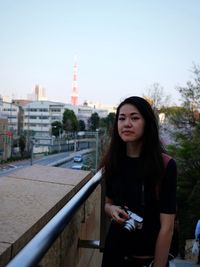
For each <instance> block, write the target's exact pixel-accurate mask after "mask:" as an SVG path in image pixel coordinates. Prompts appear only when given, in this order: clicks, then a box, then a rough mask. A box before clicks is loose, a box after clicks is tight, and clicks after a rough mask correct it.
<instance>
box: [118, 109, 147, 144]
mask: <svg viewBox="0 0 200 267" xmlns="http://www.w3.org/2000/svg"><path fill="white" fill-rule="evenodd" d="M117 127H118V133H119V136H120V137H121V139H122V140H123V141H124V142H140V141H141V139H142V137H143V134H144V127H145V121H144V118H143V116H142V115H141V113H140V112H139V110H138V109H137V108H136V107H135V106H133V105H131V104H124V105H123V106H122V107H121V108H120V110H119V116H118V122H117Z"/></svg>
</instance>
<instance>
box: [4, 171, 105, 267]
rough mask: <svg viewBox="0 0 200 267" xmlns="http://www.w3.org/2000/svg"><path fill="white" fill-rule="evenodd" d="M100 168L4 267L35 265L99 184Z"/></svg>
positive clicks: (29, 266) (31, 266)
mask: <svg viewBox="0 0 200 267" xmlns="http://www.w3.org/2000/svg"><path fill="white" fill-rule="evenodd" d="M101 178H102V170H100V171H98V172H97V173H96V174H95V175H94V176H93V177H92V178H91V179H90V180H89V181H88V182H87V183H86V184H85V185H84V186H83V187H82V188H81V189H80V190H79V191H78V192H77V193H76V194H75V196H74V197H72V198H71V199H70V201H69V202H68V203H67V204H66V205H65V206H64V207H63V208H62V209H61V210H60V211H59V212H58V213H57V214H56V215H55V216H54V217H53V218H52V219H51V220H50V221H49V222H48V223H47V224H46V225H45V226H44V227H43V228H42V229H41V230H40V231H39V232H38V233H37V234H36V235H35V236H34V237H33V239H31V240H30V241H29V242H28V243H27V244H26V246H25V247H24V248H23V249H22V250H21V251H20V252H19V253H18V254H17V255H16V256H15V257H14V258H13V259H12V260H11V261H10V262H9V263H8V264H7V265H6V267H19V266H20V267H35V266H36V265H37V264H38V263H39V261H40V260H41V259H42V257H43V256H44V254H45V253H46V252H47V250H48V249H49V248H50V247H51V245H52V244H53V242H54V241H55V240H56V238H57V237H58V236H59V235H60V233H61V232H62V231H63V230H64V228H65V227H66V226H67V224H68V223H69V222H70V220H71V218H72V216H73V215H74V214H75V212H76V211H77V210H78V208H79V207H80V206H81V205H82V204H83V203H84V202H85V200H86V199H87V198H88V197H89V195H90V194H91V193H92V192H93V191H94V189H95V188H96V187H97V186H98V185H99V184H100V182H101Z"/></svg>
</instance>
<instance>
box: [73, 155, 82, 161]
mask: <svg viewBox="0 0 200 267" xmlns="http://www.w3.org/2000/svg"><path fill="white" fill-rule="evenodd" d="M82 161H83V157H82V155H76V156H74V162H82Z"/></svg>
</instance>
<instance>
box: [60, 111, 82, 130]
mask: <svg viewBox="0 0 200 267" xmlns="http://www.w3.org/2000/svg"><path fill="white" fill-rule="evenodd" d="M62 122H63V129H64V130H65V131H66V132H70V131H77V130H78V120H77V117H76V115H75V113H74V111H73V110H70V109H65V111H64V113H63V120H62Z"/></svg>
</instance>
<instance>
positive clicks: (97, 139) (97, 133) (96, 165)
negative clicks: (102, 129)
mask: <svg viewBox="0 0 200 267" xmlns="http://www.w3.org/2000/svg"><path fill="white" fill-rule="evenodd" d="M98 157H99V129H96V157H95V158H96V163H95V170H96V172H97V167H98Z"/></svg>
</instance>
